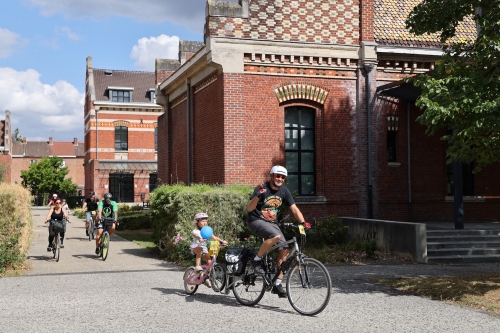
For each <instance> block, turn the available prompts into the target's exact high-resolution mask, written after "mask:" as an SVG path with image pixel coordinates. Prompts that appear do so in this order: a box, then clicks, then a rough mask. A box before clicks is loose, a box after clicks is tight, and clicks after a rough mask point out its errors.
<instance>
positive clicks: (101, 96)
mask: <svg viewBox="0 0 500 333" xmlns="http://www.w3.org/2000/svg"><path fill="white" fill-rule="evenodd" d="M93 72H94V84H95V92H96V100H97V101H109V98H108V91H107V89H106V88H108V87H123V88H134V90H133V94H132V99H133V102H137V103H150V100H149V94H148V89H153V88H154V87H155V73H154V72H136V71H122V70H112V71H106V70H104V69H96V68H94V70H93ZM106 72H109V73H111V75H109V74H106Z"/></svg>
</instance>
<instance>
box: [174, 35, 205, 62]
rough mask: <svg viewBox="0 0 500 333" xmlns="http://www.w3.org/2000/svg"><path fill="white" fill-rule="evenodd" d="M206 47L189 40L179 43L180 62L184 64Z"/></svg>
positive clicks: (203, 44)
mask: <svg viewBox="0 0 500 333" xmlns="http://www.w3.org/2000/svg"><path fill="white" fill-rule="evenodd" d="M204 46H205V43H203V42H191V41H188V40H180V41H179V62H180V63H181V65H182V64H184V63H185V62H186V61H188V60H189V58H191V57H192V56H194V55H195V54H196V52H198V51H199V50H201V49H202V48H203V47H204Z"/></svg>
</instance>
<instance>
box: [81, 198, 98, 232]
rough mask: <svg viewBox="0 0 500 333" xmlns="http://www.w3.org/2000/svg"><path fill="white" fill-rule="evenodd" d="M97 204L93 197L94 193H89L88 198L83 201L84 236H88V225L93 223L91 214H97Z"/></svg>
mask: <svg viewBox="0 0 500 333" xmlns="http://www.w3.org/2000/svg"><path fill="white" fill-rule="evenodd" d="M98 203H99V199H97V198H96V197H95V192H94V191H89V197H88V198H86V199H85V201H84V202H83V205H82V210H83V211H85V208H86V209H87V211H85V234H86V235H87V236H88V235H89V223H90V222H93V219H92V212H97V204H98Z"/></svg>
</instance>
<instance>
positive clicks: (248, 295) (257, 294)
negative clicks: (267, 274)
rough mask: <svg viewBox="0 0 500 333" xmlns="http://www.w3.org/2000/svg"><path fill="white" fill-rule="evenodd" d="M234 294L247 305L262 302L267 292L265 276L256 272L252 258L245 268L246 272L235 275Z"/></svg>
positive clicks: (240, 301) (241, 302)
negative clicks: (251, 261) (251, 262)
mask: <svg viewBox="0 0 500 333" xmlns="http://www.w3.org/2000/svg"><path fill="white" fill-rule="evenodd" d="M234 280H235V282H234V285H233V294H234V297H236V300H237V301H238V302H239V303H240V304H242V305H246V306H253V305H255V304H257V303H259V302H260V300H261V299H262V297H264V293H265V292H266V289H265V283H264V277H263V276H262V275H258V274H255V272H254V270H253V267H252V265H251V264H250V260H249V261H248V263H247V266H246V268H245V273H244V274H243V275H241V276H235V277H234Z"/></svg>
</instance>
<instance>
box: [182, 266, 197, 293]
mask: <svg viewBox="0 0 500 333" xmlns="http://www.w3.org/2000/svg"><path fill="white" fill-rule="evenodd" d="M192 274H194V267H192V266H191V267H189V268H188V269H186V271H185V272H184V276H183V278H182V281H183V282H184V291H186V294H188V295H192V294H194V293H195V292H196V290H198V285H196V284H187V278H188V277H189V276H190V275H192Z"/></svg>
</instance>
